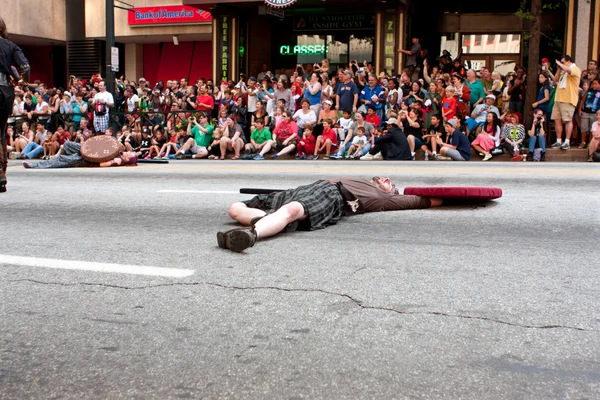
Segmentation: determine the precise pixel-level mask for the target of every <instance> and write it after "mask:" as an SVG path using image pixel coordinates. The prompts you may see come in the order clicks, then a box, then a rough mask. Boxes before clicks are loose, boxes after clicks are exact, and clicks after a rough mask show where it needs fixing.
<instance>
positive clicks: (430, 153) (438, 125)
mask: <svg viewBox="0 0 600 400" xmlns="http://www.w3.org/2000/svg"><path fill="white" fill-rule="evenodd" d="M438 137H440V138H442V141H443V142H445V141H446V129H444V123H443V119H442V117H441V115H439V114H435V115H432V116H431V125H430V126H429V128H428V129H427V134H426V135H425V136H423V137H422V142H423V145H422V146H421V149H422V150H423V151H424V152H425V161H429V160H431V161H436V160H437V156H438V154H437V149H438V144H437V138H438ZM409 144H410V146H411V153H414V151H415V149H416V147H417V146H416V145H417V142H416V140H411V141H409Z"/></svg>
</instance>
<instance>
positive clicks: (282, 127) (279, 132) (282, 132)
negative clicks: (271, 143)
mask: <svg viewBox="0 0 600 400" xmlns="http://www.w3.org/2000/svg"><path fill="white" fill-rule="evenodd" d="M273 133H274V134H275V135H276V136H277V139H279V140H281V141H282V142H283V141H284V140H286V139H287V138H289V137H290V136H292V135H293V134H294V133H298V125H296V123H295V122H294V121H290V122H289V123H287V122H284V121H281V122H280V123H278V124H277V126H276V127H275V130H274V131H273Z"/></svg>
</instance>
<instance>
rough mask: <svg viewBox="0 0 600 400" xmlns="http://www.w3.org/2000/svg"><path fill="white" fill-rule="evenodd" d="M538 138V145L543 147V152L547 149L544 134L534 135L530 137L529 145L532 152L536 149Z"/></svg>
mask: <svg viewBox="0 0 600 400" xmlns="http://www.w3.org/2000/svg"><path fill="white" fill-rule="evenodd" d="M536 139H537V145H538V146H537V147H538V148H540V149H542V151H543V152H545V151H546V138H545V137H544V136H537V137H536V136H535V135H534V136H532V137H530V138H529V146H528V151H529V152H530V153H533V150H534V149H535V141H536Z"/></svg>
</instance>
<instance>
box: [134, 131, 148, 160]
mask: <svg viewBox="0 0 600 400" xmlns="http://www.w3.org/2000/svg"><path fill="white" fill-rule="evenodd" d="M151 147H152V139H151V138H150V131H149V130H148V128H147V127H144V129H143V130H142V140H141V141H140V147H139V148H137V149H134V151H135V155H136V156H138V157H143V158H145V159H147V157H148V154H149V153H148V152H149V151H150V148H151Z"/></svg>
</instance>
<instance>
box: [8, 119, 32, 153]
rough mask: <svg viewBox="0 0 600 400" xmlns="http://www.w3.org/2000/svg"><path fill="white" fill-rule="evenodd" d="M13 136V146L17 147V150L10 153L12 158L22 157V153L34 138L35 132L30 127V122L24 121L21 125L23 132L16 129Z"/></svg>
mask: <svg viewBox="0 0 600 400" xmlns="http://www.w3.org/2000/svg"><path fill="white" fill-rule="evenodd" d="M13 138H14V139H13V142H12V143H13V144H12V146H13V147H14V148H15V150H14V153H12V154H11V155H10V158H12V159H15V158H21V154H22V153H23V152H24V151H25V147H27V144H28V143H29V142H31V141H33V140H34V134H33V132H32V131H31V130H30V129H29V123H28V122H23V124H22V125H21V133H17V132H16V131H15V133H14V134H13Z"/></svg>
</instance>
